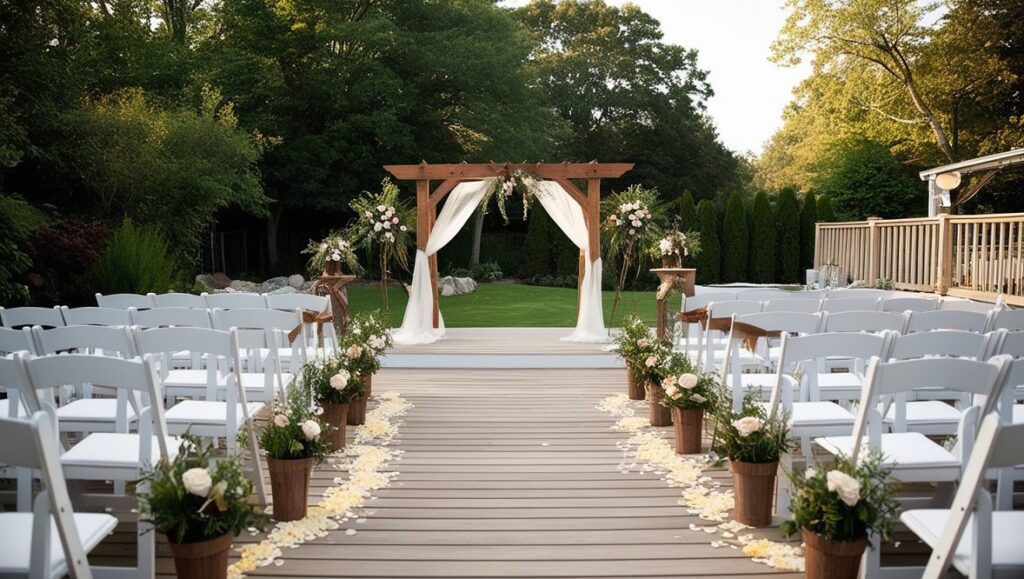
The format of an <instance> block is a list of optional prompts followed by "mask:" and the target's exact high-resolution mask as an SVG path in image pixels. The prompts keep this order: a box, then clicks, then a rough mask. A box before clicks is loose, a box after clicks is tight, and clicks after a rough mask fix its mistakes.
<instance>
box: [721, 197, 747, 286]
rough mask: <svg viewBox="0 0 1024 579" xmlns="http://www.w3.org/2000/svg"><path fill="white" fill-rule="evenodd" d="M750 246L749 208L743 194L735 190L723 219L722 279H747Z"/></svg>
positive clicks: (732, 280) (728, 281) (736, 280)
mask: <svg viewBox="0 0 1024 579" xmlns="http://www.w3.org/2000/svg"><path fill="white" fill-rule="evenodd" d="M749 247H750V231H749V230H748V229H747V209H746V207H745V206H744V204H743V196H742V195H741V194H740V193H739V192H738V191H733V192H732V194H730V195H729V201H728V202H727V203H726V205H725V216H724V217H723V219H722V281H724V282H726V283H730V282H738V281H745V279H746V277H747V251H748V249H749Z"/></svg>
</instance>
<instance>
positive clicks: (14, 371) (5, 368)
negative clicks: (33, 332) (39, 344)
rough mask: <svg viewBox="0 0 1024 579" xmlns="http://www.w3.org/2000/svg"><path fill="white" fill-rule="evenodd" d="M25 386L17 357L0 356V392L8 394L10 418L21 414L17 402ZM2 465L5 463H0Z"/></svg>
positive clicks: (8, 413)
mask: <svg viewBox="0 0 1024 579" xmlns="http://www.w3.org/2000/svg"><path fill="white" fill-rule="evenodd" d="M19 352H20V351H19ZM24 384H25V378H24V376H22V373H21V368H20V367H19V366H18V360H17V356H0V392H6V393H7V399H8V403H7V417H8V418H16V417H17V416H18V414H19V409H20V407H21V406H20V404H17V403H16V401H19V400H21V394H20V391H21V389H22V388H23V385H24ZM0 446H2V444H0ZM0 464H3V462H2V461H0Z"/></svg>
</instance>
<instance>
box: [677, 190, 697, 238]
mask: <svg viewBox="0 0 1024 579" xmlns="http://www.w3.org/2000/svg"><path fill="white" fill-rule="evenodd" d="M696 229H697V205H696V204H694V202H693V195H691V194H690V192H689V191H683V194H682V195H680V196H679V230H680V231H694V230H696Z"/></svg>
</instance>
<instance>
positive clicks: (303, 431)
mask: <svg viewBox="0 0 1024 579" xmlns="http://www.w3.org/2000/svg"><path fill="white" fill-rule="evenodd" d="M322 414H323V408H321V407H320V406H317V405H315V404H314V402H313V400H312V393H311V392H310V390H309V389H308V387H307V386H306V385H305V384H298V385H293V386H292V388H291V390H290V391H289V393H288V399H287V400H286V401H285V402H284V403H282V402H275V403H274V413H273V416H272V417H271V419H270V420H269V421H268V422H267V423H266V425H264V426H263V427H262V428H260V431H259V442H260V448H262V449H263V450H265V451H266V453H267V457H269V458H273V459H277V460H294V459H299V458H313V459H316V462H317V463H318V464H319V463H320V462H323V460H324V457H325V456H327V455H328V454H330V452H331V447H330V444H329V443H328V442H327V437H326V436H324V435H325V434H326V430H327V429H329V428H332V426H331V425H329V424H326V423H325V422H323V421H321V420H320V418H319V416H320V415H322Z"/></svg>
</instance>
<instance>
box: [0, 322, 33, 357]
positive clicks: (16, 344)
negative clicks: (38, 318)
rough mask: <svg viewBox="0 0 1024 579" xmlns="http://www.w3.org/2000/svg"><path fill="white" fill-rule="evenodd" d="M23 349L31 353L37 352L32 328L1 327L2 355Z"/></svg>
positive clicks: (0, 352) (0, 342)
mask: <svg viewBox="0 0 1024 579" xmlns="http://www.w3.org/2000/svg"><path fill="white" fill-rule="evenodd" d="M22 351H25V352H28V353H30V354H35V353H36V343H35V339H34V338H33V337H32V329H31V328H22V329H20V330H12V329H10V328H0V355H5V354H13V353H14V352H22Z"/></svg>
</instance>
